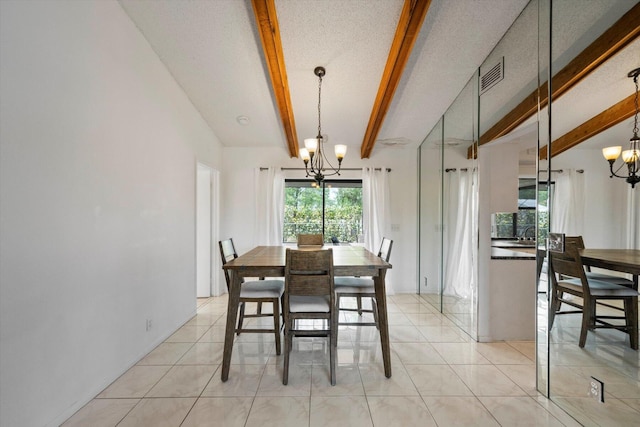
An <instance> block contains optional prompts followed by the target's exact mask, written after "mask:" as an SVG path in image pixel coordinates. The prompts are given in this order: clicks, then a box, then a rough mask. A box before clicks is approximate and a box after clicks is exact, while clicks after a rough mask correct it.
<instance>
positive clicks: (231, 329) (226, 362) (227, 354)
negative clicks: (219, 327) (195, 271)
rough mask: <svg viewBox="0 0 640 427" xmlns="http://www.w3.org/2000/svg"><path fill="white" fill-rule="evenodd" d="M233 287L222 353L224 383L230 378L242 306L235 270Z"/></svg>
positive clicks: (232, 280)
mask: <svg viewBox="0 0 640 427" xmlns="http://www.w3.org/2000/svg"><path fill="white" fill-rule="evenodd" d="M229 273H230V276H231V280H230V282H231V286H230V287H229V302H228V305H227V326H226V329H225V334H224V351H223V353H222V376H221V378H222V381H223V382H224V381H227V379H228V378H229V368H230V366H231V352H232V351H233V339H234V334H235V329H236V318H237V317H238V305H239V304H240V285H241V282H240V276H239V275H238V274H237V273H236V272H235V271H233V270H230V271H229Z"/></svg>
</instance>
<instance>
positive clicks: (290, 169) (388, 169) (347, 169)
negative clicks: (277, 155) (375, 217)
mask: <svg viewBox="0 0 640 427" xmlns="http://www.w3.org/2000/svg"><path fill="white" fill-rule="evenodd" d="M268 169H269V168H265V167H262V166H261V167H260V170H261V171H266V170H268ZM364 169H369V168H341V169H340V171H361V170H364ZM280 170H283V171H303V170H306V169H305V168H280ZM324 170H326V169H324ZM373 170H376V171H380V170H382V168H373ZM385 170H386V171H387V172H391V168H385Z"/></svg>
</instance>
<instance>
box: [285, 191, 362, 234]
mask: <svg viewBox="0 0 640 427" xmlns="http://www.w3.org/2000/svg"><path fill="white" fill-rule="evenodd" d="M283 230H284V235H283V237H282V241H283V242H284V243H295V242H296V240H297V235H298V234H301V233H323V234H324V238H325V241H326V242H331V241H332V240H333V239H336V240H337V241H339V242H342V243H353V242H358V241H361V240H362V181H361V180H332V181H324V182H323V183H322V185H320V186H318V185H317V184H316V183H315V182H314V181H311V180H293V179H288V180H286V181H285V202H284V228H283Z"/></svg>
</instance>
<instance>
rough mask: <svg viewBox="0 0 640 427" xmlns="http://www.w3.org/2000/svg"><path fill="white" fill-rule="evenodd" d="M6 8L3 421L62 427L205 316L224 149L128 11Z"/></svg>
mask: <svg viewBox="0 0 640 427" xmlns="http://www.w3.org/2000/svg"><path fill="white" fill-rule="evenodd" d="M0 12H1V13H0V19H1V21H0V31H1V33H0V40H1V44H0V92H1V93H2V96H1V97H0V120H1V126H0V141H1V145H0V150H1V156H0V157H1V160H0V161H1V163H0V164H1V171H0V177H1V181H0V196H1V204H0V232H1V236H2V238H1V242H0V251H1V255H2V256H1V258H0V264H1V265H0V320H1V321H0V342H1V343H2V345H1V346H0V359H1V360H0V375H1V381H0V384H1V385H0V399H1V400H0V425H3V426H42V425H59V424H60V423H61V422H62V421H64V420H65V419H66V418H67V417H69V416H70V415H72V414H73V413H74V412H75V411H76V410H77V409H79V408H80V407H81V406H82V405H84V404H85V403H86V402H87V401H88V400H89V399H91V398H92V397H93V396H94V395H96V394H97V393H98V392H100V391H101V390H102V389H103V388H104V387H106V386H107V385H108V384H109V383H110V382H111V381H113V380H114V379H115V378H117V376H119V375H120V374H121V373H122V372H124V371H125V370H126V369H127V368H128V367H129V366H130V365H132V364H134V363H135V362H136V361H137V360H139V358H140V357H141V356H143V355H144V354H146V353H147V352H149V351H150V350H151V349H152V348H153V347H154V346H155V345H157V344H158V343H159V342H161V341H162V340H163V339H164V338H166V336H167V335H168V334H170V333H171V332H172V331H173V330H175V329H176V328H177V327H178V326H179V325H181V324H182V323H183V322H185V321H186V320H187V319H189V317H190V316H192V315H193V314H194V312H195V258H194V251H195V238H194V233H195V225H194V223H195V176H196V170H195V165H196V161H201V162H203V163H207V164H209V165H211V166H213V167H218V168H219V166H220V162H219V152H220V146H219V143H218V142H217V139H216V137H215V136H214V135H213V134H212V133H211V131H210V130H209V128H208V127H207V126H206V125H205V123H204V121H203V120H202V118H201V117H200V115H199V114H198V113H197V112H196V111H195V109H194V108H193V106H192V105H191V103H190V102H189V100H188V99H187V98H186V96H185V95H184V93H183V92H182V90H181V89H180V88H179V87H178V85H177V84H176V83H175V81H174V80H173V79H172V77H171V76H170V74H169V73H168V72H167V70H166V69H165V67H164V66H163V65H162V63H161V62H160V60H159V59H158V57H157V56H156V55H155V54H154V53H153V51H152V50H151V48H150V46H149V45H148V43H147V42H146V41H145V39H144V38H143V37H142V35H141V34H140V33H139V32H138V30H137V29H136V28H135V26H134V25H133V23H132V22H131V21H130V20H129V18H128V17H127V16H126V14H125V13H124V12H123V10H122V9H121V7H120V6H119V5H118V4H117V3H116V2H112V1H88V0H85V1H60V0H59V1H55V2H51V1H29V2H22V1H4V0H3V1H2V2H0ZM147 318H149V319H152V320H153V326H152V329H151V330H150V331H149V332H146V331H145V324H146V319H147Z"/></svg>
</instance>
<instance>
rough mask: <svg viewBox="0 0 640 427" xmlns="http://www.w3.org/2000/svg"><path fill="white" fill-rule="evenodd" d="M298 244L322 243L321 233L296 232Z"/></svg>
mask: <svg viewBox="0 0 640 427" xmlns="http://www.w3.org/2000/svg"><path fill="white" fill-rule="evenodd" d="M298 245H303V246H304V245H319V246H322V245H324V236H323V235H322V234H298Z"/></svg>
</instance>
